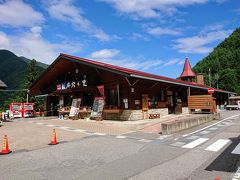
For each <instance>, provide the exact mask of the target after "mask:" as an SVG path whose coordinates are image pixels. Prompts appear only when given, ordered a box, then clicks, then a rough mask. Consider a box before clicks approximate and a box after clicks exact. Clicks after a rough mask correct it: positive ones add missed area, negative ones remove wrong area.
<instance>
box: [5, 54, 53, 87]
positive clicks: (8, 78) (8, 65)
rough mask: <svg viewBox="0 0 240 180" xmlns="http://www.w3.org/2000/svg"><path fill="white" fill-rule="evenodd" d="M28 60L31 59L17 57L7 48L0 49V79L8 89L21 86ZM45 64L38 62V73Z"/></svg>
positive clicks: (44, 67) (42, 69)
mask: <svg viewBox="0 0 240 180" xmlns="http://www.w3.org/2000/svg"><path fill="white" fill-rule="evenodd" d="M30 62H31V60H29V59H27V58H25V57H18V56H16V55H15V54H13V53H12V52H10V51H8V50H0V79H1V80H2V81H4V82H5V84H7V86H8V89H19V88H21V87H22V86H23V83H24V81H25V77H26V69H27V67H28V65H29V63H30ZM47 66H48V65H46V64H43V63H39V62H38V63H37V72H38V74H41V73H42V72H43V71H44V70H45V69H46V67H47Z"/></svg>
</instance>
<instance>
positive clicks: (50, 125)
mask: <svg viewBox="0 0 240 180" xmlns="http://www.w3.org/2000/svg"><path fill="white" fill-rule="evenodd" d="M46 126H47V127H55V125H52V124H47V125H46Z"/></svg>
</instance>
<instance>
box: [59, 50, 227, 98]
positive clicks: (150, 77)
mask: <svg viewBox="0 0 240 180" xmlns="http://www.w3.org/2000/svg"><path fill="white" fill-rule="evenodd" d="M60 58H64V59H70V60H76V61H80V62H82V63H87V64H91V65H94V66H97V67H99V68H104V69H106V70H111V71H114V72H118V73H121V74H125V75H127V76H130V77H135V78H142V79H148V80H155V81H161V82H166V83H171V84H177V85H185V86H190V87H195V88H200V89H205V90H207V89H208V88H209V86H205V85H202V84H197V83H195V82H187V81H182V80H178V79H173V78H169V77H165V76H159V75H155V74H150V73H145V72H141V71H137V70H132V69H128V68H124V67H120V66H115V65H111V64H107V63H102V62H99V61H94V60H90V59H85V58H79V57H76V56H71V55H68V54H62V53H61V54H60V56H59V57H58V58H57V59H56V61H57V60H58V59H60ZM185 66H186V68H187V70H188V71H190V72H192V74H191V75H194V76H195V73H194V72H193V71H192V69H191V66H190V64H189V61H188V58H186V62H185ZM185 66H184V69H185ZM189 67H190V70H189ZM215 90H216V91H217V92H224V93H230V92H228V91H224V90H220V89H215Z"/></svg>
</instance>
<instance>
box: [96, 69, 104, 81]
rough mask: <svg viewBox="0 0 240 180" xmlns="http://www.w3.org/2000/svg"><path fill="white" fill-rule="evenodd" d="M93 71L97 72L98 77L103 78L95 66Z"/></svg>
mask: <svg viewBox="0 0 240 180" xmlns="http://www.w3.org/2000/svg"><path fill="white" fill-rule="evenodd" d="M95 71H96V72H97V74H98V75H99V77H100V78H101V79H103V78H102V74H101V73H100V72H99V70H98V69H97V68H95Z"/></svg>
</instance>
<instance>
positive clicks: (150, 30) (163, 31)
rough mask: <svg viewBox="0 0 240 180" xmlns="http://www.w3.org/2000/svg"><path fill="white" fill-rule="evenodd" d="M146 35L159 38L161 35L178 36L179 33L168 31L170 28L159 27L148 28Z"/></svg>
mask: <svg viewBox="0 0 240 180" xmlns="http://www.w3.org/2000/svg"><path fill="white" fill-rule="evenodd" d="M146 31H147V33H149V34H151V35H153V36H161V35H180V34H181V32H180V31H179V30H175V29H170V28H161V27H151V28H148V29H147V30H146Z"/></svg>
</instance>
